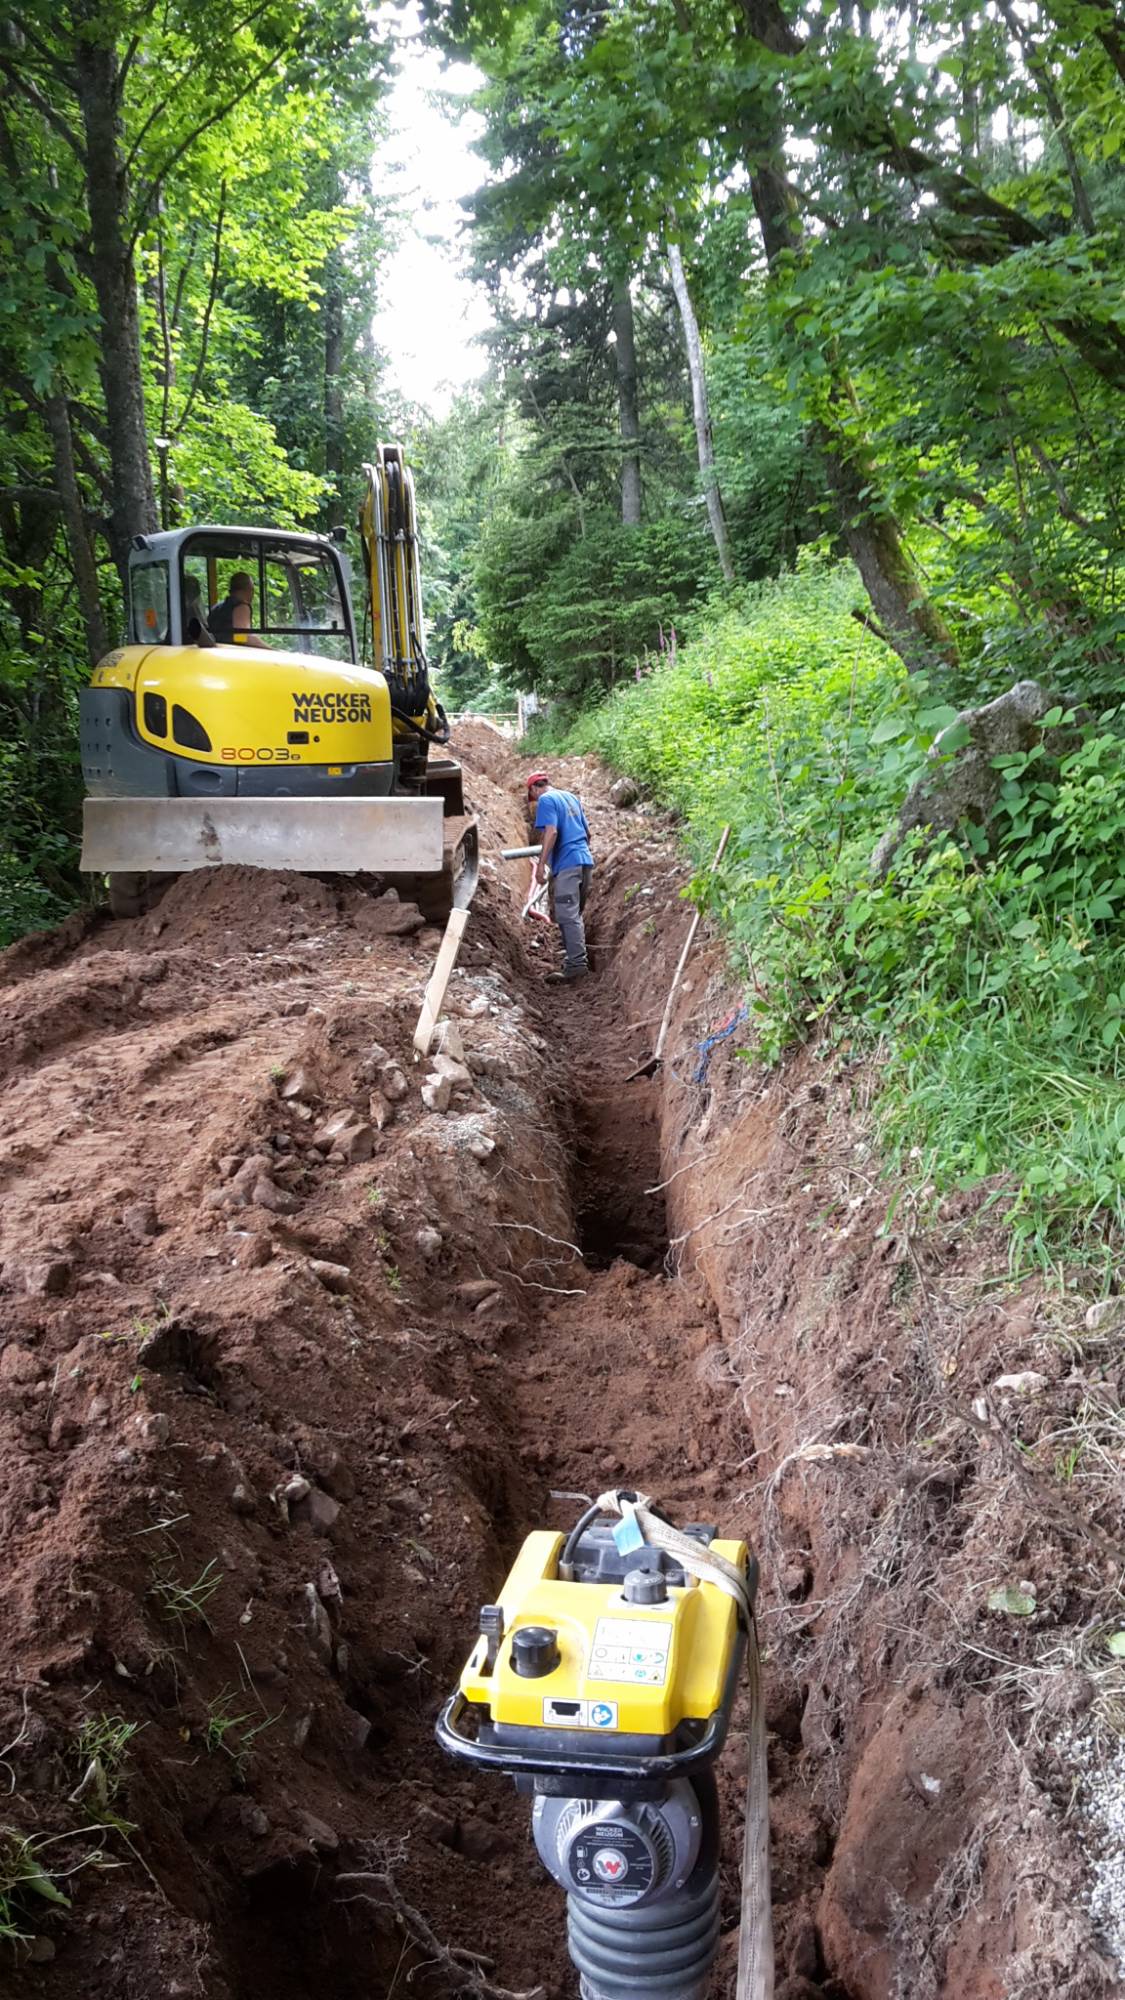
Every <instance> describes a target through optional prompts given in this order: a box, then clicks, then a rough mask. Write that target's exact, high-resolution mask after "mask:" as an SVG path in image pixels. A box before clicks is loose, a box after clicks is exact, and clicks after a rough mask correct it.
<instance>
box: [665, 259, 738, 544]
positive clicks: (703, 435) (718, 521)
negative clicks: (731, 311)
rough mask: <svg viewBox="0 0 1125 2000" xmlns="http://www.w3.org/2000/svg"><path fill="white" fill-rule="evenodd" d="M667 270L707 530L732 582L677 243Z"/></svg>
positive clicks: (703, 384)
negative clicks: (680, 334) (677, 315)
mask: <svg viewBox="0 0 1125 2000" xmlns="http://www.w3.org/2000/svg"><path fill="white" fill-rule="evenodd" d="M668 269H669V270H670V272H671V273H672V290H673V291H674V292H675V294H676V304H677V305H678V307H679V309H680V323H681V325H682V327H683V330H684V349H685V351H686V353H687V364H688V374H689V376H690V377H691V407H692V415H693V416H694V418H695V443H696V449H697V451H698V453H699V473H700V477H701V479H702V481H703V491H704V494H705V496H706V499H707V518H708V520H709V521H710V523H711V533H712V535H713V536H714V538H715V548H716V550H717V552H718V557H719V568H720V569H721V570H722V572H723V582H724V583H733V582H734V580H735V578H734V558H733V556H732V555H731V547H730V534H729V531H728V529H727V517H726V512H725V510H724V508H723V496H722V492H721V490H720V487H719V481H718V475H717V473H716V471H715V445H714V440H713V438H712V435H711V407H710V404H709V402H708V398H707V376H706V373H705V372H704V367H703V348H702V346H701V344H700V339H699V321H698V320H697V319H696V317H695V307H694V306H693V304H692V301H691V292H690V291H689V289H688V281H687V274H686V272H685V270H684V260H683V257H682V256H681V254H680V246H679V244H678V243H669V245H668Z"/></svg>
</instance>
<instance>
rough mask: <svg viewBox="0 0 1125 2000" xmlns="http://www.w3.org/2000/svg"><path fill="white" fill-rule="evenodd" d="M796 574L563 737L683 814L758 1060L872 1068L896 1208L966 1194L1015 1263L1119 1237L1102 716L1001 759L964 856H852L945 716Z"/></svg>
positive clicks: (847, 582)
mask: <svg viewBox="0 0 1125 2000" xmlns="http://www.w3.org/2000/svg"><path fill="white" fill-rule="evenodd" d="M854 596H855V582H854V579H853V578H852V577H851V575H850V573H849V572H848V571H846V570H839V569H836V570H833V569H825V568H823V567H821V566H820V565H819V564H817V563H816V562H814V561H811V560H810V561H807V562H806V563H805V564H804V566H803V568H802V571H801V572H800V573H799V574H798V575H797V576H795V577H794V578H792V579H791V580H787V581H785V582H783V583H781V584H779V585H769V586H763V587H762V588H761V589H759V590H758V591H756V592H753V593H750V594H748V595H747V596H746V597H745V598H744V600H743V602H742V603H741V605H740V606H739V607H738V608H729V609H727V610H725V611H724V612H722V613H721V614H720V615H718V616H715V617H713V618H709V619H708V620H707V621H706V622H705V623H701V624H700V625H699V626H698V628H697V633H696V636H695V637H694V638H693V639H692V640H691V641H690V643H689V644H687V645H686V646H685V647H684V648H683V650H682V651H681V652H680V654H679V656H678V658H677V659H676V660H675V661H674V662H671V663H665V664H662V665H661V666H660V667H659V668H658V669H657V670H656V672H655V673H654V674H653V675H652V676H651V677H650V678H648V679H646V680H644V681H643V682H642V683H641V684H640V685H635V686H632V687H628V688H625V689H622V690H619V691H618V692H617V693H616V694H615V695H613V696H612V697H611V698H610V699H609V700H608V701H607V702H604V703H603V704H602V705H601V706H600V707H599V708H596V709H594V710H593V711H591V712H589V713H587V714H586V715H585V716H584V717H582V718H581V720H580V721H579V722H578V724H577V725H576V726H574V727H573V728H572V730H571V732H570V735H569V739H568V747H570V748H572V749H583V748H584V749H597V750H599V751H601V752H602V754H604V755H606V756H607V757H608V758H610V759H611V761H613V762H615V763H618V764H620V765H622V766H624V767H625V768H627V769H629V770H630V771H631V772H632V773H633V774H634V775H635V776H637V777H639V778H640V779H641V780H642V781H643V782H644V783H645V784H646V785H648V786H649V787H651V789H652V790H653V791H654V792H655V793H656V794H657V795H658V796H659V797H660V798H661V799H662V800H663V801H665V802H667V803H668V804H670V805H672V806H674V807H675V808H676V809H677V810H678V811H679V812H680V813H682V814H683V815H684V818H685V821H686V827H687V832H688V837H689V840H690V842H691V846H692V850H693V852H694V853H695V854H696V855H697V856H698V857H699V859H700V861H701V862H702V860H703V857H704V856H705V855H706V853H707V852H708V851H709V850H710V849H711V848H712V847H713V845H714V842H715V839H716V836H717V833H718V830H719V828H720V827H721V826H722V825H724V824H726V823H729V824H730V826H731V829H732V835H731V841H730V846H729V849H728V854H727V858H726V861H725V863H724V865H723V868H722V869H721V871H720V873H719V874H718V875H717V876H716V877H714V878H709V877H705V876H704V875H703V874H702V873H701V874H700V876H699V877H698V879H697V880H696V882H695V883H694V884H693V894H694V895H695V896H696V898H697V899H698V900H700V901H701V902H704V903H705V904H707V905H709V906H710V907H711V908H712V909H713V910H714V912H715V914H716V915H717V917H718V918H719V919H720V921H721V922H722V923H723V925H724V927H725V929H726V931H727V933H728V935H729V937H730V939H731V943H732V948H733V952H734V957H735V962H736V964H737V966H738V967H739V969H740V970H741V971H742V972H743V974H744V976H745V978H746V980H747V983H748V990H749V998H750V1001H751V1006H752V1010H753V1012H754V1014H755V1016H756V1020H757V1034H756V1036H755V1040H754V1044H753V1049H754V1053H755V1055H756V1056H759V1057H764V1058H765V1059H766V1060H776V1059H777V1058H778V1057H779V1056H780V1055H781V1053H782V1052H783V1051H784V1050H785V1049H786V1048H788V1047H789V1046H790V1045H791V1044H792V1043H794V1042H795V1041H798V1040H800V1039H803V1038H804V1037H806V1036H808V1035H809V1034H811V1033H813V1032H814V1031H817V1030H819V1031H820V1032H827V1033H828V1034H830V1035H832V1036H834V1037H836V1038H837V1039H846V1040H847V1041H848V1042H850V1043H851V1044H852V1045H853V1046H859V1047H861V1048H863V1049H865V1050H867V1051H869V1052H871V1053H872V1054H876V1053H877V1054H878V1057H879V1061H880V1066H881V1076H882V1086H883V1087H882V1091H881V1094H880V1097H879V1101H878V1107H877V1116H878V1118H879V1121H880V1124H881V1129H882V1133H883V1138H884V1143H885V1147H886V1150H887V1156H888V1159H889V1161H890V1163H891V1164H892V1165H893V1166H894V1167H895V1168H896V1169H897V1170H898V1171H899V1172H900V1173H901V1174H903V1175H904V1176H905V1177H907V1178H908V1179H909V1181H910V1182H911V1183H912V1184H913V1185H914V1186H915V1187H916V1188H927V1187H928V1188H929V1189H930V1190H931V1191H938V1192H941V1191H944V1190H947V1189H949V1188H953V1187H961V1188H967V1187H972V1186H975V1185H978V1184H980V1183H982V1182H983V1183H988V1184H989V1186H990V1187H991V1189H992V1191H993V1199H994V1200H995V1201H998V1202H999V1203H1000V1204H1001V1206H1002V1210H1003V1212H1004V1214H1005V1215H1006V1216H1007V1217H1008V1219H1009V1220H1010V1222H1011V1225H1012V1230H1013V1244H1014V1252H1013V1254H1014V1255H1015V1256H1016V1257H1017V1258H1018V1257H1021V1256H1024V1255H1030V1256H1034V1257H1037V1258H1039V1259H1041V1260H1042V1259H1048V1258H1050V1257H1051V1256H1052V1255H1054V1254H1056V1253H1057V1251H1058V1250H1059V1248H1060V1246H1063V1245H1065V1244H1066V1243H1068V1242H1079V1241H1080V1242H1082V1243H1083V1244H1084V1245H1085V1246H1086V1247H1087V1248H1089V1247H1090V1245H1091V1244H1097V1243H1101V1242H1112V1243H1118V1242H1120V1239H1121V1236H1122V1233H1123V1232H1125V927H1123V925H1122V922H1121V917H1122V913H1123V911H1125V866H1123V864H1122V860H1121V857H1122V854H1123V853H1125V710H1121V709H1119V708H1116V707H1114V708H1108V709H1106V710H1104V711H1103V713H1102V714H1100V715H1099V716H1098V718H1097V720H1096V721H1094V722H1085V723H1081V724H1079V723H1078V722H1076V721H1075V719H1074V717H1073V716H1072V715H1070V714H1064V712H1063V711H1062V710H1061V709H1060V710H1059V711H1057V712H1056V713H1055V714H1054V715H1052V716H1051V717H1049V718H1048V723H1049V724H1050V725H1052V730H1051V733H1050V734H1048V736H1047V738H1046V740H1045V741H1044V742H1043V743H1041V744H1039V745H1037V746H1036V748H1034V749H1033V750H1031V751H1030V752H1028V753H1027V754H1026V755H1021V756H1013V757H1007V758H1003V759H1000V760H998V765H999V768H1000V770H1001V771H1002V776H1003V785H1002V791H1001V797H1000V803H999V806H998V808H997V811H996V814H995V816H994V819H993V822H992V824H991V826H990V827H989V829H988V832H987V835H986V834H985V833H984V832H983V831H982V830H981V829H979V828H967V829H966V830H965V834H964V837H963V838H962V839H959V840H952V839H949V838H945V839H939V840H934V841H929V842H927V841H925V840H923V839H922V837H921V836H919V835H914V836H911V837H910V838H909V839H908V840H907V841H906V842H904V843H903V845H902V846H901V847H900V849H899V851H898V853H897V855H896V857H895V860H894V864H893V867H892V868H891V870H890V872H889V873H888V874H887V875H886V877H885V878H884V879H883V880H876V879H874V878H873V876H872V873H871V866H870V863H871V855H872V850H873V848H874V846H875V844H876V841H877V840H878V838H879V836H880V835H881V834H882V833H883V832H884V830H885V829H886V828H887V827H888V826H889V825H890V824H891V823H892V822H893V820H894V818H895V815H896V813H897V810H898V806H899V804H900V802H901V798H902V795H903V792H904V790H905V788H906V785H907V784H908V782H909V780H910V778H911V777H912V775H914V773H915V772H916V771H917V770H918V768H919V767H920V764H921V761H922V758H923V756H924V755H925V753H926V751H927V749H928V748H929V746H930V745H931V743H932V742H933V739H934V737H935V735H936V734H937V733H938V732H939V731H940V730H947V732H948V733H947V735H946V736H945V737H944V738H943V744H942V749H943V752H945V753H946V754H952V753H953V751H954V750H955V748H956V747H957V741H958V738H957V732H956V731H953V730H951V729H950V728H949V725H950V724H951V723H952V721H953V717H954V711H953V710H952V709H951V708H950V707H949V706H948V705H946V704H943V703H941V702H936V701H934V700H933V699H932V698H929V697H927V696H926V694H925V692H924V691H921V692H920V690H919V685H918V682H917V680H915V679H912V680H911V681H910V682H909V683H908V682H907V680H906V677H905V676H904V674H903V673H902V671H901V669H900V668H899V666H898V663H897V662H896V661H894V660H893V659H892V658H891V656H890V655H889V654H888V652H887V651H886V649H885V648H882V647H880V646H879V645H878V643H877V642H876V641H874V640H873V639H872V638H871V637H870V636H869V635H868V634H867V633H865V632H864V631H863V630H862V629H861V627H860V626H859V625H858V624H857V623H856V622H855V621H854V620H853V619H852V618H851V617H850V616H849V605H850V603H851V602H852V601H853V600H854Z"/></svg>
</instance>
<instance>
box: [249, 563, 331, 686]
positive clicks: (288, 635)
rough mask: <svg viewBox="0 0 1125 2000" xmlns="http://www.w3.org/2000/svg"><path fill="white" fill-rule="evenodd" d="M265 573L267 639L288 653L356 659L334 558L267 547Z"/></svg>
mask: <svg viewBox="0 0 1125 2000" xmlns="http://www.w3.org/2000/svg"><path fill="white" fill-rule="evenodd" d="M262 570H263V575H264V578H265V607H264V617H263V622H262V625H261V628H260V629H261V632H262V636H263V638H268V640H269V643H270V644H271V645H276V646H279V647H281V648H282V649H283V650H284V651H286V652H290V653H317V654H319V655H320V657H321V658H322V659H326V660H350V659H351V657H352V648H351V635H350V633H349V631H348V624H347V618H346V615H345V612H344V606H343V602H342V600H341V596H340V586H339V580H338V576H337V571H336V566H335V564H334V562H333V561H332V558H331V557H330V556H329V555H328V554H327V553H322V552H320V551H319V550H303V549H269V548H267V549H266V551H265V555H264V560H263V563H262Z"/></svg>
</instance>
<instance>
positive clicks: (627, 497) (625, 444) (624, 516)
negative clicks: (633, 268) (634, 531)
mask: <svg viewBox="0 0 1125 2000" xmlns="http://www.w3.org/2000/svg"><path fill="white" fill-rule="evenodd" d="M613 332H614V340H615V346H614V358H615V362H616V367H617V408H618V411H619V420H620V425H621V520H622V525H623V526H624V527H626V528H639V527H640V525H641V451H640V444H641V419H640V414H639V411H638V407H637V343H636V335H635V333H634V329H633V297H632V293H631V292H630V290H629V281H628V279H627V278H615V279H614V281H613Z"/></svg>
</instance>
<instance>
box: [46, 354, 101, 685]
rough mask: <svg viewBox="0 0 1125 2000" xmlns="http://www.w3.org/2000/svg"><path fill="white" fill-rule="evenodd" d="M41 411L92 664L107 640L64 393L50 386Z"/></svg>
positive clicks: (94, 664)
mask: <svg viewBox="0 0 1125 2000" xmlns="http://www.w3.org/2000/svg"><path fill="white" fill-rule="evenodd" d="M43 414H44V417H45V419H46V424H47V429H48V431H49V432H50V437H51V450H52V453H53V456H54V462H55V485H56V487H57V489H58V495H59V501H60V504H61V507H62V516H63V521H64V522H65V524H66V538H67V542H68V543H69V545H70V563H71V568H72V569H73V571H74V581H75V584H76V585H77V588H78V603H79V608H80V610H81V612H82V623H83V625H84V626H85V629H86V650H87V652H88V653H89V655H90V665H91V666H96V665H97V662H98V661H99V660H100V659H101V657H102V655H103V654H104V653H107V652H108V651H109V641H108V639H107V637H106V629H105V619H104V617H103V614H102V600H101V592H100V591H99V589H98V570H97V564H96V563H95V561H94V552H93V549H92V548H91V546H90V537H89V534H88V532H87V529H86V515H85V512H84V510H83V506H82V494H81V492H80V490H79V486H78V475H77V473H76V472H75V470H74V441H73V439H72V437H71V434H70V411H69V409H68V408H67V404H66V399H65V397H63V396H60V395H59V394H58V392H57V390H53V391H52V392H51V394H50V395H49V396H48V397H47V398H46V400H45V402H44V405H43Z"/></svg>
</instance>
